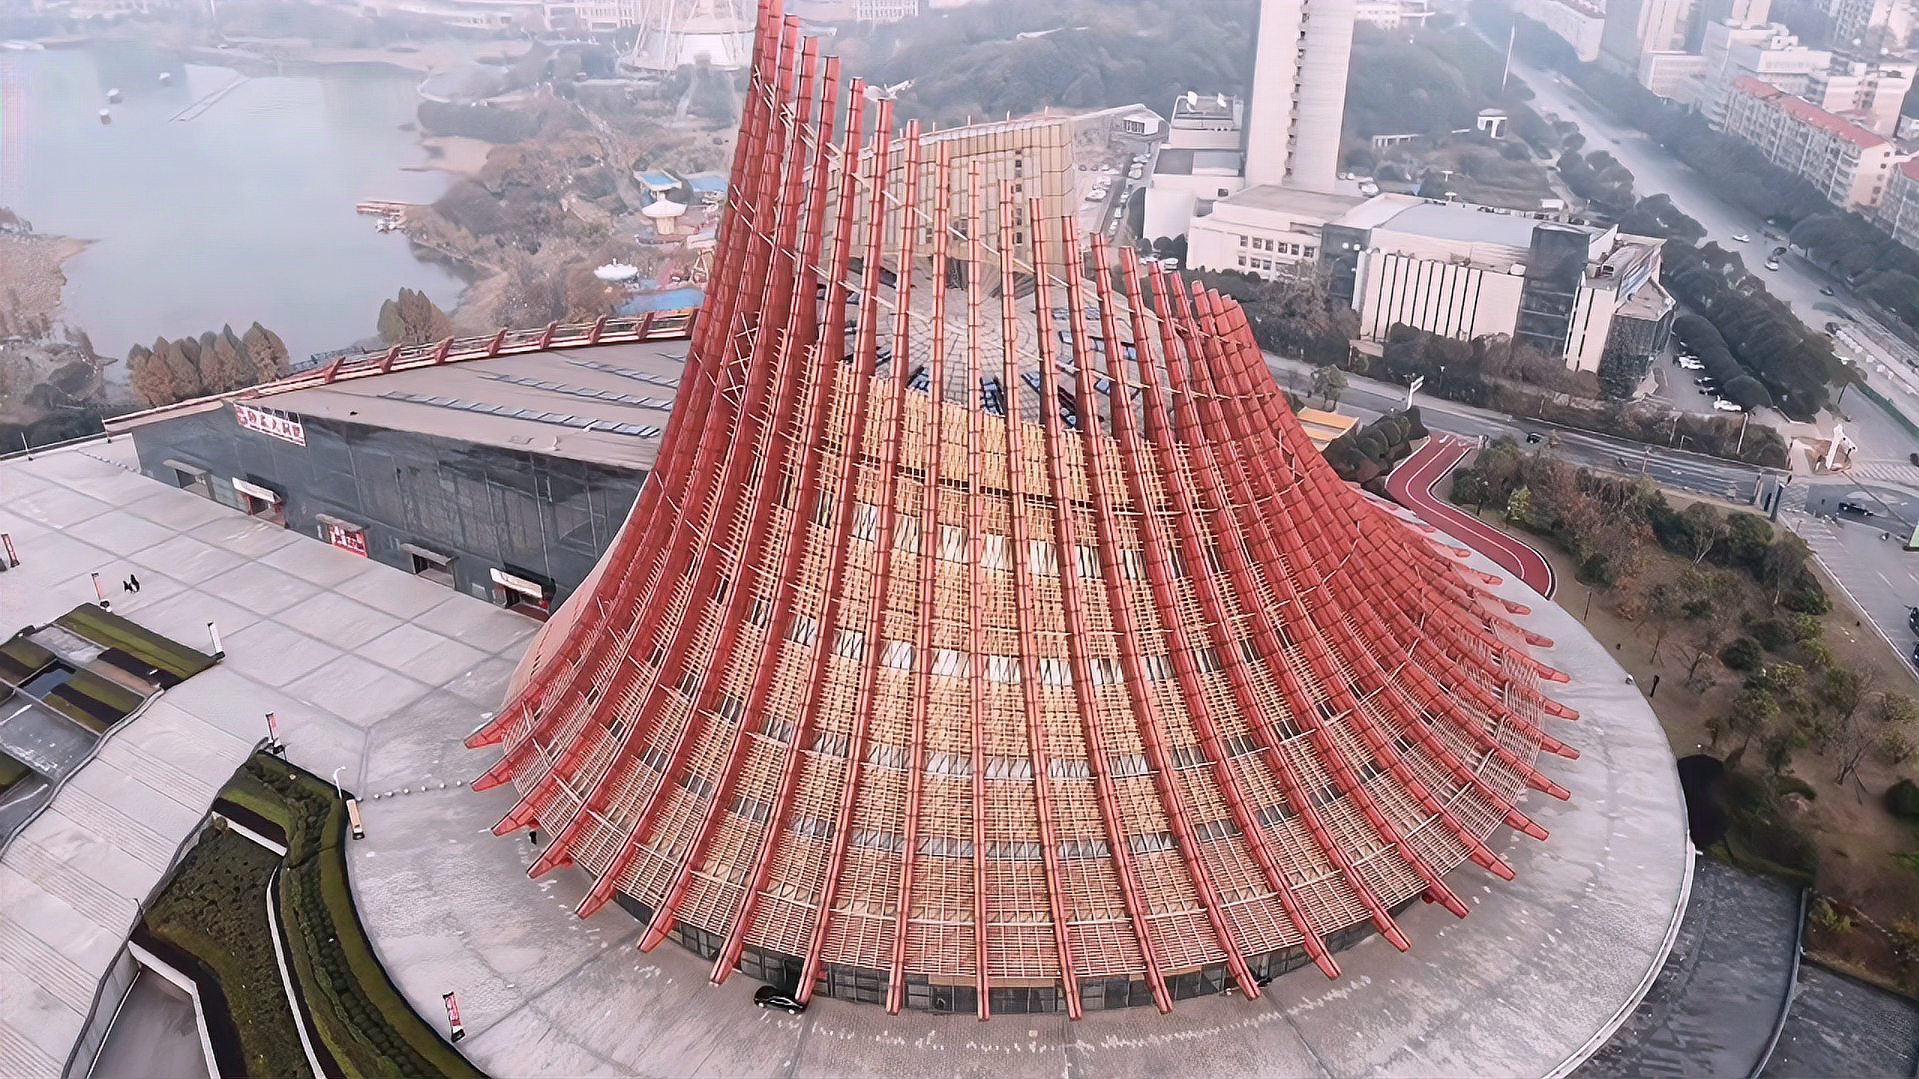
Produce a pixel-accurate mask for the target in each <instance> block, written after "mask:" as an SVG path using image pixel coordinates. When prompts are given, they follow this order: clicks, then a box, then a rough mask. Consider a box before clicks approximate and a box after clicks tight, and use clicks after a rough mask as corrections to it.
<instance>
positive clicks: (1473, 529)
mask: <svg viewBox="0 0 1919 1079" xmlns="http://www.w3.org/2000/svg"><path fill="white" fill-rule="evenodd" d="M1470 450H1471V444H1470V443H1465V442H1456V441H1454V440H1452V439H1449V438H1445V437H1442V436H1439V435H1435V436H1433V437H1432V438H1431V439H1428V440H1427V442H1426V445H1424V446H1423V447H1421V448H1420V450H1419V452H1418V453H1415V454H1413V455H1412V456H1411V457H1408V458H1406V459H1405V460H1404V461H1402V462H1400V464H1399V467H1398V468H1395V469H1393V471H1392V474H1391V475H1389V476H1388V477H1386V493H1387V494H1389V495H1391V496H1392V498H1393V501H1395V502H1397V503H1399V504H1400V505H1402V506H1405V507H1406V508H1407V509H1409V510H1412V511H1413V512H1414V513H1417V514H1419V516H1420V517H1421V518H1423V519H1424V520H1425V521H1426V523H1428V524H1430V525H1432V526H1433V527H1434V528H1437V529H1439V530H1441V531H1443V532H1446V533H1447V534H1449V535H1451V536H1452V537H1453V538H1455V539H1457V540H1459V541H1460V542H1461V543H1464V544H1466V545H1467V546H1469V547H1471V548H1472V549H1473V550H1475V551H1478V552H1479V553H1480V554H1483V555H1485V556H1486V557H1487V558H1490V559H1492V560H1493V561H1494V562H1497V563H1498V564H1499V565H1500V567H1501V568H1503V569H1505V570H1507V571H1509V572H1510V573H1512V574H1513V575H1514V576H1515V577H1518V578H1519V579H1520V580H1521V581H1523V582H1525V584H1526V586H1527V587H1529V588H1531V589H1532V590H1533V591H1535V592H1537V593H1539V594H1540V595H1542V596H1545V597H1547V598H1548V599H1550V598H1552V594H1553V589H1554V587H1555V586H1556V585H1557V581H1555V580H1554V578H1553V568H1552V565H1551V564H1550V563H1548V562H1547V561H1546V559H1545V557H1544V556H1543V555H1541V554H1540V553H1539V552H1538V551H1537V550H1536V549H1534V548H1533V547H1532V546H1530V545H1528V544H1527V543H1526V542H1525V541H1524V540H1521V539H1518V538H1516V537H1513V536H1510V535H1508V534H1506V533H1504V532H1501V531H1500V530H1499V529H1497V528H1493V527H1491V526H1490V525H1488V524H1486V523H1485V522H1484V521H1481V520H1480V519H1479V518H1478V517H1475V516H1473V515H1472V514H1470V513H1465V512H1463V511H1461V510H1459V509H1458V508H1456V507H1454V506H1453V505H1452V504H1451V503H1448V502H1444V501H1441V500H1440V499H1438V498H1435V497H1433V487H1434V486H1435V485H1437V484H1438V483H1439V481H1440V478H1441V477H1443V476H1445V475H1446V473H1448V472H1451V471H1452V470H1453V467H1454V466H1455V465H1457V464H1459V462H1460V460H1461V459H1463V458H1464V457H1465V456H1466V454H1467V453H1468V452H1469V451H1470Z"/></svg>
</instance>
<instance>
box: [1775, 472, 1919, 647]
mask: <svg viewBox="0 0 1919 1079" xmlns="http://www.w3.org/2000/svg"><path fill="white" fill-rule="evenodd" d="M1821 486H1832V487H1833V488H1834V489H1835V491H1837V490H1852V489H1848V488H1844V487H1843V486H1842V485H1814V487H1813V488H1811V489H1810V490H1808V489H1806V488H1804V487H1803V486H1802V485H1800V484H1793V485H1792V486H1791V487H1788V488H1786V491H1787V498H1786V501H1785V503H1784V505H1785V506H1786V507H1787V509H1788V510H1796V509H1797V507H1798V506H1799V505H1801V504H1806V505H1808V507H1810V505H1815V504H1816V503H1817V500H1818V499H1819V497H1820V494H1821V490H1820V488H1821ZM1794 488H1799V489H1800V493H1799V494H1798V495H1796V496H1795V495H1794V494H1793V490H1794ZM1904 497H1905V498H1906V499H1907V501H1908V504H1911V496H1910V495H1906V496H1904ZM1802 500H1803V503H1802ZM1780 519H1781V521H1783V522H1784V523H1785V524H1786V525H1787V526H1788V527H1790V528H1791V529H1792V530H1793V531H1794V532H1797V533H1798V534H1799V537H1800V538H1801V539H1803V540H1805V541H1806V545H1807V546H1808V547H1811V548H1812V553H1813V554H1814V556H1816V557H1817V558H1818V559H1819V563H1820V564H1821V565H1823V566H1824V567H1825V568H1826V572H1828V573H1830V574H1832V576H1833V578H1834V579H1835V580H1837V581H1838V582H1839V584H1840V587H1841V588H1843V589H1844V590H1845V592H1846V594H1847V595H1848V596H1849V597H1850V598H1851V599H1852V602H1853V605H1854V606H1856V607H1858V608H1859V609H1860V610H1861V611H1863V612H1864V613H1865V615H1866V618H1867V619H1868V620H1870V621H1871V622H1872V625H1873V628H1874V629H1875V630H1877V631H1878V635H1879V636H1881V637H1883V638H1885V640H1886V642H1887V643H1888V644H1889V645H1891V647H1892V649H1893V651H1895V652H1898V653H1899V654H1900V655H1901V656H1905V657H1908V658H1910V656H1911V654H1912V648H1913V635H1912V631H1911V630H1910V629H1908V628H1907V627H1906V615H1907V612H1908V610H1909V609H1910V607H1911V606H1912V605H1914V604H1919V554H1914V553H1912V552H1909V551H1907V550H1905V545H1904V544H1903V543H1902V542H1901V540H1902V539H1904V535H1902V533H1903V532H1904V531H1905V530H1904V529H1903V528H1901V527H1899V526H1896V525H1895V526H1894V527H1893V528H1892V529H1891V530H1890V533H1889V531H1888V529H1886V528H1883V527H1880V525H1881V524H1883V523H1884V521H1883V519H1881V520H1860V519H1859V518H1856V517H1850V516H1847V515H1844V514H1841V515H1838V516H1836V517H1816V516H1813V515H1811V514H1809V513H1802V512H1782V513H1781V514H1780ZM1841 628H1842V631H1843V628H1844V627H1843V626H1842V627H1841Z"/></svg>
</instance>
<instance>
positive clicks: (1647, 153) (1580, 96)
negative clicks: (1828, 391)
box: [1501, 43, 1919, 460]
mask: <svg viewBox="0 0 1919 1079" xmlns="http://www.w3.org/2000/svg"><path fill="white" fill-rule="evenodd" d="M1501 46H1502V48H1503V43H1501ZM1513 73H1514V74H1516V75H1518V76H1520V77H1521V78H1523V79H1524V80H1525V81H1526V85H1527V86H1528V87H1529V88H1531V90H1532V91H1533V95H1534V100H1533V103H1532V104H1533V107H1534V108H1535V109H1537V110H1538V111H1539V112H1540V113H1541V114H1545V113H1557V114H1558V116H1559V118H1560V119H1562V120H1570V121H1572V122H1573V123H1576V124H1578V125H1579V130H1580V132H1581V133H1583V134H1584V135H1585V136H1586V145H1585V146H1584V147H1583V151H1584V152H1586V153H1591V152H1593V151H1595V150H1604V151H1606V152H1607V153H1609V154H1611V155H1612V156H1613V157H1615V158H1617V159H1618V160H1619V162H1620V163H1621V164H1623V165H1624V166H1626V168H1627V169H1628V170H1629V171H1631V172H1632V174H1633V179H1634V187H1635V190H1637V191H1638V192H1639V193H1640V194H1641V195H1653V194H1660V193H1664V194H1667V195H1670V196H1671V197H1672V200H1673V204H1674V205H1676V206H1678V207H1679V209H1680V210H1682V211H1684V212H1685V213H1686V214H1687V215H1688V216H1690V217H1692V218H1693V219H1694V220H1696V221H1698V222H1699V223H1700V225H1702V226H1704V227H1705V229H1706V234H1707V239H1709V240H1711V241H1713V242H1716V243H1718V244H1719V246H1721V247H1723V248H1726V249H1727V250H1729V251H1737V252H1739V253H1740V255H1741V256H1742V257H1743V258H1744V259H1745V262H1746V266H1747V268H1748V269H1749V270H1753V271H1755V272H1757V273H1759V274H1760V275H1761V276H1763V278H1764V280H1765V283H1766V290H1767V291H1768V292H1770V293H1772V294H1773V295H1774V296H1777V297H1779V298H1780V299H1781V300H1783V301H1785V302H1786V303H1787V304H1789V305H1791V307H1792V309H1793V311H1794V313H1796V314H1797V315H1798V316H1799V317H1800V318H1801V319H1802V320H1804V321H1805V323H1806V324H1807V325H1808V326H1810V327H1812V328H1813V329H1815V330H1816V329H1821V328H1823V327H1824V326H1825V324H1826V323H1828V322H1839V323H1840V324H1841V325H1843V326H1846V327H1847V332H1846V335H1845V337H1844V338H1843V339H1842V340H1841V344H1840V347H1839V352H1840V353H1841V354H1843V355H1848V356H1849V357H1850V358H1852V359H1855V360H1863V361H1865V362H1866V370H1867V376H1868V383H1869V384H1870V385H1871V386H1872V387H1873V388H1874V389H1877V390H1878V391H1879V392H1881V393H1883V394H1886V395H1887V396H1888V397H1890V398H1891V399H1892V400H1893V401H1894V403H1895V404H1896V405H1898V407H1899V408H1901V409H1902V410H1904V411H1905V413H1906V414H1907V415H1908V416H1913V417H1919V371H1915V370H1913V368H1911V367H1910V366H1909V365H1910V364H1911V363H1914V362H1919V351H1915V350H1914V349H1912V348H1911V347H1910V346H1908V345H1906V344H1905V343H1904V342H1903V341H1900V340H1899V339H1898V338H1896V337H1894V336H1893V335H1892V334H1891V333H1889V332H1888V331H1886V330H1885V329H1884V328H1883V327H1881V326H1879V325H1878V324H1877V323H1873V322H1871V321H1870V320H1869V319H1867V318H1865V316H1863V315H1861V314H1859V313H1858V312H1856V311H1854V310H1852V308H1851V307H1850V306H1849V305H1848V304H1846V303H1845V293H1844V291H1843V286H1841V285H1840V283H1839V282H1838V281H1837V280H1836V279H1834V278H1832V277H1831V276H1829V275H1828V274H1826V273H1824V272H1823V271H1821V270H1819V269H1818V268H1817V267H1815V266H1813V265H1812V264H1811V263H1808V262H1807V261H1806V260H1805V259H1803V258H1801V257H1800V256H1799V255H1797V254H1789V255H1787V257H1786V258H1785V259H1784V260H1783V261H1782V262H1781V265H1780V268H1779V269H1778V270H1777V271H1772V272H1767V271H1765V270H1764V269H1761V267H1762V265H1763V264H1764V262H1765V256H1766V254H1767V252H1769V251H1771V250H1772V249H1773V248H1774V247H1777V246H1780V245H1781V244H1782V243H1784V241H1783V240H1768V239H1766V232H1767V231H1768V229H1770V228H1771V226H1768V225H1767V224H1766V223H1765V222H1763V221H1761V220H1759V219H1757V218H1755V217H1752V216H1750V215H1748V214H1747V213H1745V212H1744V211H1742V210H1738V209H1735V208H1734V207H1732V206H1729V205H1727V204H1726V203H1725V202H1722V201H1721V200H1720V199H1719V197H1718V196H1717V195H1716V194H1714V193H1713V191H1712V188H1711V183H1710V181H1709V180H1707V179H1706V178H1705V177H1702V176H1700V175H1699V174H1698V173H1695V172H1693V171H1692V170H1691V169H1689V168H1687V167H1686V166H1685V165H1683V164H1681V163H1680V162H1678V161H1676V160H1674V159H1673V158H1672V157H1671V156H1670V155H1669V154H1667V153H1666V151H1665V149H1664V148H1663V147H1661V146H1659V145H1658V144H1656V143H1654V142H1653V141H1652V140H1651V139H1650V138H1648V137H1647V136H1646V135H1644V134H1643V133H1641V132H1639V131H1637V130H1634V129H1632V128H1630V127H1626V126H1624V125H1622V124H1616V123H1613V122H1612V121H1611V120H1610V119H1609V118H1608V117H1607V114H1606V112H1605V110H1604V109H1602V108H1601V107H1600V106H1599V105H1597V104H1596V103H1594V102H1593V101H1592V99H1590V98H1589V97H1587V96H1586V94H1585V92H1584V91H1582V90H1580V89H1579V88H1578V87H1576V86H1573V85H1572V84H1570V83H1568V82H1566V81H1564V79H1563V77H1562V76H1559V75H1557V74H1555V73H1553V72H1551V71H1547V70H1545V69H1544V68H1540V67H1535V66H1533V65H1532V64H1529V63H1526V62H1525V61H1523V60H1521V59H1520V58H1519V57H1518V56H1514V57H1513ZM1774 231H1776V230H1774ZM1734 235H1745V236H1748V237H1750V240H1749V241H1748V242H1747V243H1744V244H1741V243H1738V242H1737V241H1735V240H1733V238H1732V237H1733V236H1734ZM1821 288H1833V289H1838V290H1840V292H1839V295H1837V296H1830V297H1829V296H1824V295H1821V294H1820V291H1819V290H1820V289H1821ZM1845 404H1846V405H1847V406H1848V408H1849V411H1848V413H1847V414H1848V415H1849V417H1850V421H1851V422H1850V423H1849V424H1848V425H1847V431H1848V433H1850V434H1851V435H1852V437H1853V439H1854V440H1855V441H1856V442H1858V443H1859V446H1860V455H1861V456H1862V457H1864V458H1868V459H1873V460H1885V459H1901V460H1903V459H1904V458H1905V455H1906V454H1908V453H1911V452H1914V451H1919V438H1915V437H1914V436H1913V435H1912V433H1911V432H1909V431H1907V430H1906V429H1905V428H1904V427H1902V426H1900V425H1899V424H1898V423H1896V422H1895V421H1893V420H1892V419H1891V418H1890V417H1888V416H1886V415H1885V414H1884V413H1883V412H1882V411H1881V410H1880V409H1878V408H1877V407H1874V406H1872V405H1871V404H1870V403H1869V402H1867V401H1864V400H1861V399H1860V398H1857V397H1854V398H1851V399H1850V400H1848V401H1846V402H1845Z"/></svg>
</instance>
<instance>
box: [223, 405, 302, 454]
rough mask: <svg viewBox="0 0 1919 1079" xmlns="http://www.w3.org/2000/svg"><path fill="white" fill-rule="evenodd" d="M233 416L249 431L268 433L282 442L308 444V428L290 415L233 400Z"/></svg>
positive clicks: (267, 434) (268, 435)
mask: <svg viewBox="0 0 1919 1079" xmlns="http://www.w3.org/2000/svg"><path fill="white" fill-rule="evenodd" d="M233 418H234V419H235V420H237V421H239V424H240V426H241V427H244V428H246V429H247V430H249V431H257V432H259V433H260V434H263V435H266V436H267V437H268V438H277V439H279V440H280V441H282V442H291V443H293V444H294V445H295V446H304V445H306V444H307V433H306V428H304V427H302V426H300V421H299V420H296V419H293V418H291V417H288V416H282V415H280V414H279V413H277V412H268V411H266V410H264V409H258V408H254V407H253V406H251V405H243V404H241V403H240V402H238V401H235V402H233Z"/></svg>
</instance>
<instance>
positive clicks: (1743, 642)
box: [1719, 637, 1766, 671]
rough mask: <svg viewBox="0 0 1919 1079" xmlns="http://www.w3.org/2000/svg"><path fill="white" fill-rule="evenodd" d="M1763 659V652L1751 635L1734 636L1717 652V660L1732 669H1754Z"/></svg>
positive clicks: (1756, 668) (1757, 667) (1764, 657)
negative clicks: (1730, 641)
mask: <svg viewBox="0 0 1919 1079" xmlns="http://www.w3.org/2000/svg"><path fill="white" fill-rule="evenodd" d="M1765 659H1766V656H1765V653H1764V652H1762V651H1760V650H1759V642H1758V641H1755V640H1753V639H1752V638H1751V637H1736V638H1734V639H1733V641H1732V643H1731V644H1728V645H1727V646H1726V647H1725V648H1724V649H1722V650H1721V651H1720V653H1719V662H1721V663H1724V664H1725V665H1726V668H1727V669H1728V670H1734V671H1756V670H1758V669H1759V665H1760V664H1761V663H1764V662H1765Z"/></svg>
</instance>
